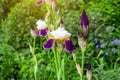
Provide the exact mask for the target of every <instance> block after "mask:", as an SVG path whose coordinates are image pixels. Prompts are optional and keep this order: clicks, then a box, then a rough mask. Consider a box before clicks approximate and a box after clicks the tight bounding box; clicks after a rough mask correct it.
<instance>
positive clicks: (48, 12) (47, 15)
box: [45, 7, 50, 22]
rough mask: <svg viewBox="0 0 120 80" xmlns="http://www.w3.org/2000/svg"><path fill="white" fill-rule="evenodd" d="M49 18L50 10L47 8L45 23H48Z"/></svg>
mask: <svg viewBox="0 0 120 80" xmlns="http://www.w3.org/2000/svg"><path fill="white" fill-rule="evenodd" d="M49 16H50V9H49V8H48V7H47V13H46V16H45V21H46V22H47V21H48V17H49Z"/></svg>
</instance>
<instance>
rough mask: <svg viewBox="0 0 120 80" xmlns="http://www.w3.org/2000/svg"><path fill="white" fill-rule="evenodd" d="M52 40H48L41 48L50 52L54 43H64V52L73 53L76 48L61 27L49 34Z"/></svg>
mask: <svg viewBox="0 0 120 80" xmlns="http://www.w3.org/2000/svg"><path fill="white" fill-rule="evenodd" d="M50 35H51V36H52V38H50V39H49V40H48V41H47V42H46V43H45V44H44V45H43V48H44V49H45V50H50V49H51V48H52V46H53V43H54V41H57V42H62V41H64V42H65V43H64V44H65V49H66V52H68V53H70V52H73V51H74V50H75V49H76V48H75V46H74V45H73V43H72V40H70V39H69V37H70V36H71V34H70V33H69V32H67V31H66V30H65V29H64V28H63V27H59V28H58V29H57V30H55V31H52V32H50Z"/></svg>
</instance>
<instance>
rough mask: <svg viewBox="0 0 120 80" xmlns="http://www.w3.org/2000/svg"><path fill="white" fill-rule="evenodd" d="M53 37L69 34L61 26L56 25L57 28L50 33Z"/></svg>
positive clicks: (64, 36)
mask: <svg viewBox="0 0 120 80" xmlns="http://www.w3.org/2000/svg"><path fill="white" fill-rule="evenodd" d="M50 34H51V35H52V36H53V37H54V38H55V39H65V38H68V37H70V36H71V34H70V33H69V32H68V31H66V30H65V29H64V28H63V27H58V29H57V30H55V31H52V32H51V33H50Z"/></svg>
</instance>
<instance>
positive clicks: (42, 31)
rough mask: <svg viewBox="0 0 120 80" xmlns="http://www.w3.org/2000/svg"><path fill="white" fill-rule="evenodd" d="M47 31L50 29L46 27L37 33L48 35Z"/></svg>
mask: <svg viewBox="0 0 120 80" xmlns="http://www.w3.org/2000/svg"><path fill="white" fill-rule="evenodd" d="M47 32H48V29H47V28H45V29H40V30H38V31H37V35H40V36H46V35H47Z"/></svg>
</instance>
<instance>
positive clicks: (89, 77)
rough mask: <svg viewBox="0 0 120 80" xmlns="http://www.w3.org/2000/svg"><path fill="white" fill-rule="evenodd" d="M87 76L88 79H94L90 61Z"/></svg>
mask: <svg viewBox="0 0 120 80" xmlns="http://www.w3.org/2000/svg"><path fill="white" fill-rule="evenodd" d="M86 76H87V79H88V80H91V79H92V72H91V64H90V63H88V65H87V72H86Z"/></svg>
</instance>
